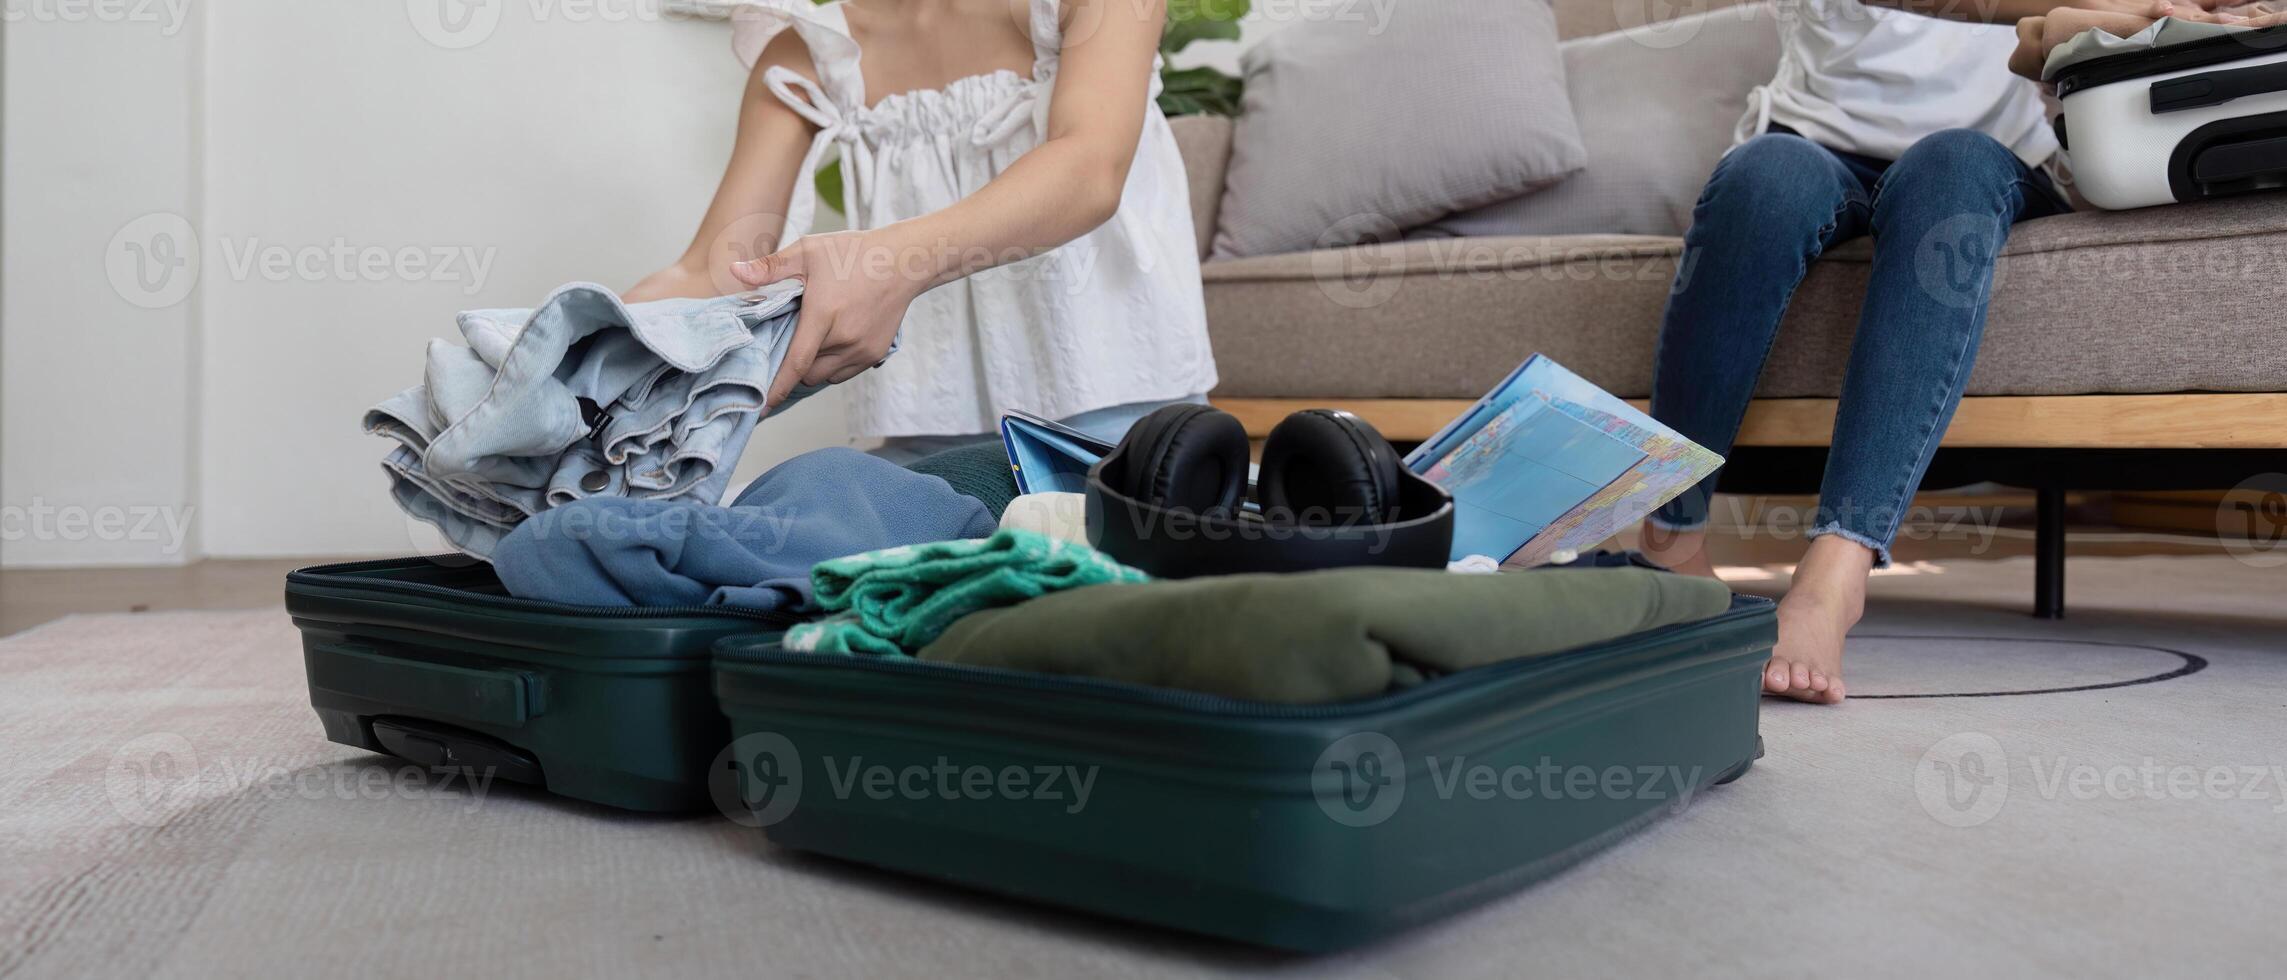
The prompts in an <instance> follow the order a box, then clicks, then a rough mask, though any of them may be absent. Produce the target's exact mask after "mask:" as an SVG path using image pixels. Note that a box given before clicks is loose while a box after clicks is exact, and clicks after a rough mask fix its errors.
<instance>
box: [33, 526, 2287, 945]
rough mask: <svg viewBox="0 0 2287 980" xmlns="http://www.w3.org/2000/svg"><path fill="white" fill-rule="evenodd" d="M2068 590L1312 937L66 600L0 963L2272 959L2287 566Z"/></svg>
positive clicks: (2022, 566) (1948, 569)
mask: <svg viewBox="0 0 2287 980" xmlns="http://www.w3.org/2000/svg"><path fill="white" fill-rule="evenodd" d="M2072 573H2073V581H2072V601H2073V611H2072V615H2071V618H2069V619H2067V620H2065V621H2063V622H2061V623H2043V622H2038V621H2035V620H2032V619H2030V618H2028V617H2026V616H2024V615H2023V614H2022V612H2021V611H2020V607H2021V606H2022V605H2023V603H2024V601H2025V599H2026V597H2027V596H2028V594H2029V588H2030V580H2031V569H2030V566H2029V565H2028V564H2027V563H2025V562H2022V561H2016V562H2011V561H2001V562H1986V563H1959V564H1944V565H1928V566H1911V567H1907V568H1902V569H1899V570H1897V571H1896V572H1894V573H1892V574H1886V575H1884V576H1882V577H1881V578H1880V579H1879V580H1878V581H1877V584H1876V593H1877V596H1878V601H1877V603H1876V606H1875V608H1874V610H1873V613H1872V615H1871V616H1870V617H1869V619H1868V621H1867V622H1866V624H1865V625H1864V626H1863V627H1862V628H1861V629H1860V630H1859V632H1858V634H1856V635H1855V636H1854V638H1853V640H1852V643H1851V649H1850V654H1849V656H1850V660H1849V668H1848V669H1849V677H1850V682H1851V691H1852V693H1853V694H1854V695H1858V697H1856V698H1854V699H1853V700H1852V701H1851V702H1850V703H1848V704H1846V705H1843V706H1841V707H1840V708H1818V707H1811V706H1804V705H1795V704H1784V703H1774V702H1766V704H1765V710H1764V716H1763V731H1764V735H1765V738H1766V740H1767V742H1768V744H1769V752H1770V754H1769V756H1768V757H1767V758H1765V759H1764V760H1763V761H1762V762H1761V763H1759V764H1758V765H1757V766H1756V767H1755V769H1754V770H1753V771H1752V772H1750V773H1749V774H1748V775H1747V776H1746V777H1745V778H1743V779H1741V780H1740V781H1738V782H1737V783H1734V784H1732V785H1730V786H1726V787H1723V788H1722V789H1720V790H1716V791H1711V792H1709V793H1707V794H1705V795H1703V796H1701V797H1700V799H1699V800H1698V802H1697V803H1695V805H1694V806H1693V807H1692V808H1691V809H1690V810H1689V811H1688V812H1686V813H1684V814H1683V815H1681V816H1679V817H1677V818H1675V819H1672V820H1669V821H1667V822H1665V823H1663V824H1660V825H1657V826H1655V827H1653V828H1652V829H1651V830H1649V831H1647V832H1646V833H1644V834H1642V835H1640V836H1638V837H1636V838H1634V839H1631V840H1629V841H1626V842H1624V843H1622V844H1621V845H1619V846H1618V847H1616V848H1614V849H1612V850H1610V851H1608V852H1605V853H1604V854H1602V855H1600V856H1597V857H1595V858H1593V859H1591V860H1589V861H1588V862H1586V863H1584V864H1582V865H1580V866H1578V867H1576V868H1574V869H1572V870H1570V871H1568V872H1566V873H1564V874H1563V875H1561V876H1559V877H1557V878H1555V879H1552V880H1550V881H1548V882H1545V883H1543V884H1541V885H1539V886H1537V887H1535V888H1532V889H1530V890H1528V891H1526V892H1523V893H1521V894H1518V895H1515V896H1512V897H1509V898H1505V899H1502V900H1499V901H1496V902H1493V903H1492V904H1490V905H1488V906H1485V907H1483V908H1480V909H1478V910H1475V911H1472V912H1469V913H1466V914H1463V915H1461V916H1458V917H1456V918H1454V919H1452V920H1449V921H1447V922H1444V923H1440V924H1437V925H1433V926H1430V927H1427V928H1424V929H1420V930H1416V931H1414V932H1411V933H1408V934H1405V935H1403V936H1400V937H1398V938H1396V939H1393V940H1390V941H1387V942H1384V943H1381V944H1379V945H1376V946H1373V947H1370V948H1367V949H1363V950H1358V951H1354V952H1350V953H1346V954H1342V955H1338V956H1333V957H1324V958H1316V959H1305V958H1297V957H1291V956H1283V955H1276V954H1269V953H1264V952H1260V951H1254V950H1249V949H1244V948H1240V947H1236V946H1232V945H1228V944H1223V943H1217V942H1209V941H1202V940H1194V939H1189V938H1186V937H1183V936H1179V935H1175V934H1171V933H1167V932H1161V931H1156V930H1150V929H1143V928H1137V927H1130V926H1124V925H1120V924H1117V923H1110V922H1105V921H1102V920H1098V919H1094V918H1090V917H1085V916H1080V915H1073V914H1065V913H1059V912H1054V911H1049V910H1044V909H1039V908H1034V907H1030V906H1026V905H1022V904H1018V903H1014V902H1007V901H1001V900H997V899H992V898H987V897H983V896H979V895H977V894H974V893H970V892H965V891H961V890H958V889H953V888H947V887H938V886H934V885H929V884H925V883H918V882H911V881H906V880H903V879H900V878H897V877H894V876H891V875H887V874H882V873H878V872H869V871H864V870H860V869H856V868H852V867H849V866H846V865H842V864H839V863H836V862H831V861H825V860H820V859H813V858H805V857H802V856H800V855H795V854H790V853H785V852H779V851H775V850H773V849H771V848H769V847H768V846H767V845H766V844H764V843H763V842H762V841H761V840H760V838H759V834H757V833H756V832H754V831H751V830H747V829H744V828H741V827H738V826H734V825H732V824H730V823H728V822H727V821H724V820H721V819H719V818H689V819H660V818H644V817H632V816H628V815H625V814H620V813H615V812H611V811H607V810H603V809H599V808H594V807H587V806H582V805H576V804H569V803H565V802H563V801H560V800H555V799H552V798H548V797H545V796H541V795H536V794H533V793H529V792H526V791H522V790H520V789H517V788H513V787H507V786H502V785H495V786H490V787H484V788H483V792H481V793H480V792H478V791H477V789H478V788H477V787H475V786H472V785H467V784H463V783H460V782H454V781H448V780H446V779H444V778H443V777H437V776H431V775H429V774H427V773H424V772H420V771H417V770H411V769H401V768H398V767H396V766H393V765H391V764H389V763H388V762H387V761H386V760H382V759H379V758H376V757H374V756H372V755H369V754H366V753H363V752H359V751H356V750H353V749H349V748H346V747H342V746H337V745H332V744H330V743H328V742H326V741H325V740H324V739H323V737H322V736H321V735H320V734H319V730H318V726H317V721H316V719H315V717H314V716H312V715H311V713H310V711H309V708H308V705H307V703H306V701H305V700H304V692H303V688H302V676H301V665H300V655H299V647H298V644H297V641H296V638H295V634H294V631H293V629H292V627H291V626H290V625H289V624H288V622H287V620H286V617H285V615H284V614H283V612H282V611H280V610H277V609H270V610H259V611H252V612H241V613H171V614H147V615H138V616H95V617H82V618H73V619H67V620H63V621H60V622H57V623H54V624H51V625H48V626H46V627H43V628H40V629H37V630H34V631H31V632H29V633H26V634H22V635H19V636H16V637H12V638H9V639H7V640H5V641H0V976H41V977H45V976H82V975H98V976H124V975H147V974H159V975H167V976H246V975H265V974H269V973H273V972H281V971H289V970H290V971H293V972H295V973H298V974H310V975H325V974H332V973H349V974H364V973H377V974H385V975H414V974H422V975H433V974H436V973H440V972H443V973H450V974H454V975H460V974H472V973H481V974H482V975H487V976H494V977H510V976H532V977H546V978H549V980H560V978H563V977H568V976H585V975H596V974H608V975H617V974H627V973H639V972H640V973H659V972H667V971H669V970H672V971H674V972H676V973H678V974H694V975H715V974H720V975H742V976H851V977H899V976H914V977H921V976H987V975H990V976H1043V977H1064V976H1096V975H1107V976H1133V977H1143V976H1172V975H1198V974H1237V973H1262V972H1270V973H1292V974H1295V975H1298V976H1314V977H1315V976H1327V975H1332V976H1438V977H1442V976H1463V977H1507V976H1517V975H1525V974H1530V975H1533V976H1544V977H1564V976H1599V977H1610V976H1637V975H1655V974H1657V975H1681V974H1690V975H1720V976H1733V975H1737V976H1745V975H1754V976H1770V975H1810V974H1814V973H1817V974H1830V973H1831V974H1839V975H1847V976H1864V975H1955V974H1968V975H1974V976H2024V975H2072V976H2087V975H2118V976H2127V975H2134V974H2155V973H2156V974H2163V975H2195V976H2196V975H2218V974H2250V973H2257V972H2262V973H2275V972H2276V971H2277V969H2278V965H2277V964H2278V962H2279V959H2278V955H2277V944H2276V940H2275V938H2274V937H2275V936H2276V935H2277V923H2278V921H2279V910H2280V908H2282V907H2283V906H2287V786H2282V785H2281V780H2282V777H2283V776H2287V649H2283V647H2287V639H2283V637H2287V602H2283V601H2282V597H2283V596H2287V571H2282V570H2265V569H2257V568H2251V567H2249V566H2247V565H2243V564H2240V563H2238V562H2235V561H2232V560H2231V559H2228V558H2213V559H2209V558H2189V559H2153V558H2147V559H2089V560H2076V561H2075V563H2074V564H2073V567H2072ZM1781 583H1782V580H1781V579H1780V578H1778V577H1777V576H1776V575H1773V576H1771V577H1769V578H1768V579H1767V580H1766V581H1763V582H1760V583H1750V586H1751V587H1765V588H1775V587H1777V586H1778V585H1780V584H1781ZM1106 887H1118V886H1117V883H1107V884H1106Z"/></svg>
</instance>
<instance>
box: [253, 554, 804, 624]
mask: <svg viewBox="0 0 2287 980" xmlns="http://www.w3.org/2000/svg"><path fill="white" fill-rule="evenodd" d="M402 567H404V560H403V559H396V558H384V559H379V560H376V561H361V562H347V563H343V564H339V565H321V566H319V567H316V568H307V569H302V570H299V571H294V572H288V573H286V585H287V586H288V587H289V588H290V587H292V586H295V585H306V586H319V587H325V588H353V589H356V590H358V591H361V592H364V591H374V592H401V593H407V594H412V595H426V596H435V597H437V598H442V599H451V600H453V601H455V602H461V603H468V604H471V605H478V606H486V607H490V608H496V609H517V610H523V611H527V612H544V613H554V614H557V615H573V616H593V617H599V618H605V619H655V618H674V617H679V616H681V617H688V616H714V617H722V618H728V619H745V620H751V621H753V622H758V623H768V624H771V625H775V626H792V625H794V624H796V623H799V622H802V621H803V620H805V619H807V618H808V617H805V616H800V615H797V614H794V613H788V612H781V611H779V610H775V609H750V608H746V607H743V606H581V605H574V604H571V603H567V602H549V601H547V600H544V599H519V598H517V597H515V596H504V595H492V594H490V593H485V592H471V591H469V590H467V589H455V588H451V587H448V586H443V585H431V584H428V583H426V582H399V581H395V580H391V579H357V580H353V581H343V577H344V576H346V575H348V574H350V573H353V572H359V571H371V570H374V569H379V568H402Z"/></svg>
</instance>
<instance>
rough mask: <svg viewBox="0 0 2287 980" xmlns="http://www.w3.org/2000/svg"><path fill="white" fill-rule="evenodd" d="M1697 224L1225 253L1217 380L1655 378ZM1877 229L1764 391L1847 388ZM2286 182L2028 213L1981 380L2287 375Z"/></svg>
mask: <svg viewBox="0 0 2287 980" xmlns="http://www.w3.org/2000/svg"><path fill="white" fill-rule="evenodd" d="M1681 247H1682V246H1681V243H1680V242H1679V241H1677V240H1676V239H1672V238H1646V237H1629V236H1562V237H1553V238H1480V239H1466V238H1463V239H1434V240H1423V241H1407V242H1398V243H1392V244H1385V245H1368V246H1356V247H1353V248H1346V249H1339V250H1329V251H1321V252H1315V253H1310V254H1305V255H1287V256H1273V257H1267V258H1258V259H1243V260H1237V261H1229V262H1212V263H1209V264H1208V265H1207V266H1206V268H1205V270H1204V275H1205V278H1206V284H1207V320H1208V332H1209V336H1210V338H1211V339H1212V340H1213V342H1214V347H1215V361H1216V365H1217V367H1218V369H1219V370H1220V372H1221V374H1222V378H1223V382H1222V385H1221V386H1220V387H1218V388H1217V389H1216V391H1215V394H1216V395H1217V396H1220V397H1263V398H1276V397H1295V398H1300V397H1324V398H1336V397H1346V398H1475V397H1477V396H1478V395H1481V394H1483V393H1484V392H1485V391H1486V390H1487V389H1489V388H1491V387H1492V386H1493V385H1494V384H1495V383H1497V382H1499V381H1500V380H1501V378H1502V377H1503V376H1505V375H1506V374H1507V373H1508V371H1509V370H1510V369H1512V368H1514V367H1515V366H1516V365H1517V363H1518V362H1520V361H1522V360H1524V359H1525V358H1526V357H1527V356H1528V355H1531V354H1533V353H1536V352H1537V353H1542V354H1547V355H1548V356H1550V357H1553V358H1555V359H1556V360H1557V361H1559V362H1561V363H1563V364H1564V365H1566V366H1567V367H1570V368H1572V369H1573V370H1575V371H1577V372H1579V373H1580V374H1581V375H1582V376H1584V377H1586V378H1588V379H1589V380H1590V381H1593V382H1595V383H1597V384H1599V385H1602V386H1603V387H1605V388H1606V389H1607V390H1610V391H1611V392H1612V393H1614V394H1617V395H1621V396H1624V397H1631V398H1635V397H1643V396H1645V395H1648V394H1650V393H1651V381H1652V357H1653V350H1654V347H1655V344H1656V342H1657V338H1658V333H1659V323H1660V314H1661V311H1662V309H1663V307H1664V306H1665V304H1666V301H1667V291H1668V286H1669V282H1670V281H1671V280H1672V279H1673V277H1674V274H1675V266H1676V259H1677V255H1678V253H1679V252H1680V251H1681ZM1871 255H1872V250H1871V248H1870V247H1869V246H1868V244H1867V243H1866V242H1865V241H1863V240H1862V241H1859V242H1855V243H1852V244H1851V245H1849V246H1845V247H1843V248H1841V249H1837V250H1836V252H1835V253H1834V254H1833V255H1830V256H1829V257H1828V258H1826V259H1824V260H1822V261H1820V262H1818V263H1817V264H1816V265H1814V266H1813V267H1812V269H1811V272H1810V275H1809V276H1808V277H1807V278H1806V279H1805V281H1804V283H1803V285H1802V288H1801V289H1799V290H1798V291H1797V292H1796V294H1795V301H1794V304H1793V305H1792V307H1791V308H1790V309H1789V310H1788V314H1787V318H1786V321H1785V323H1784V324H1783V325H1782V327H1781V329H1780V333H1779V338H1778V341H1777V343H1776V345H1775V347H1774V348H1773V351H1772V355H1771V359H1770V362H1769V364H1768V365H1767V366H1766V368H1765V370H1764V374H1763V382H1762V386H1761V388H1760V390H1759V392H1758V394H1759V395H1760V396H1762V397H1766V398H1791V397H1834V396H1835V395H1836V394H1837V393H1838V392H1839V391H1840V389H1841V383H1842V375H1843V366H1844V363H1845V360H1846V358H1847V356H1848V352H1849V348H1850V338H1851V335H1852V334H1853V333H1854V332H1855V331H1856V328H1857V318H1858V307H1859V298H1860V296H1861V295H1862V294H1863V293H1864V290H1865V288H1866V277H1867V271H1868V264H1867V261H1868V258H1869V257H1870V256H1871ZM2281 282H2287V194H2264V195H2257V196H2251V197H2243V198H2236V199H2230V200H2222V201H2209V202H2203V203H2198V204H2185V205H2175V206H2171V207H2161V208H2149V209H2146V210H2142V211H2126V212H2111V213H2107V212H2082V213H2076V214H2068V215H2060V216H2057V217H2052V218H2042V219H2040V220H2037V221H2031V222H2027V223H2025V224H2023V225H2020V226H2019V227H2018V228H2017V229H2016V232H2015V233H2014V234H2013V235H2011V236H2010V240H2009V244H2008V246H2007V247H2006V248H2004V249H2003V251H2002V257H2001V260H2000V263H1999V266H1998V267H1997V269H1996V273H1995V285H1994V292H1993V298H1992V303H1991V308H1990V314H1989V316H1988V319H1987V325H1986V333H1985V343H1984V347H1983V348H1982V350H1981V351H1980V353H1979V356H1978V362H1977V367H1976V369H1975V370H1974V371H1973V372H1972V373H1971V376H1970V382H1969V393H1970V394H1972V395H2066V394H2094V393H2122V394H2131V393H2143V392H2168V391H2202V390H2205V391H2283V390H2287V317H2283V316H2281V314H2280V310H2279V299H2278V298H2279V295H2280V286H2279V284H2280V283H2281Z"/></svg>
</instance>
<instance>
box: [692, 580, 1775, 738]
mask: <svg viewBox="0 0 2287 980" xmlns="http://www.w3.org/2000/svg"><path fill="white" fill-rule="evenodd" d="M1742 600H1743V601H1741V602H1740V603H1738V604H1736V605H1734V606H1732V607H1731V608H1730V609H1728V610H1726V611H1724V612H1721V613H1718V614H1716V615H1714V616H1712V617H1709V618H1707V619H1702V620H1699V621H1697V622H1691V623H1679V624H1676V625H1674V626H1665V627H1661V628H1660V629H1656V630H1652V631H1650V632H1645V633H1638V634H1636V635H1634V636H1630V637H1625V638H1623V639H1622V640H1620V641H1618V643H1608V644H1603V645H1601V646H1599V647H1597V648H1596V649H1595V651H1594V652H1595V653H1597V654H1599V655H1611V654H1614V653H1620V652H1625V651H1627V650H1629V649H1633V648H1635V647H1638V646H1642V645H1643V644H1644V643H1645V642H1646V641H1658V640H1663V639H1666V638H1667V637H1669V636H1671V635H1673V634H1675V633H1677V632H1680V631H1683V630H1695V629H1704V628H1707V627H1710V626H1715V625H1719V624H1726V623H1732V622H1737V621H1739V620H1743V619H1749V618H1754V617H1760V616H1768V615H1770V607H1771V602H1770V600H1768V599H1758V598H1752V597H1742ZM1584 649H1585V648H1584ZM1574 652H1579V651H1574ZM1567 656H1568V653H1567V652H1558V653H1553V654H1546V655H1543V656H1538V657H1525V658H1522V659H1517V660H1508V661H1503V662H1501V663H1496V664H1487V665H1485V666H1483V667H1477V668H1473V669H1470V670H1465V671H1459V672H1456V673H1452V674H1446V675H1444V676H1441V677H1435V678H1431V679H1429V680H1427V681H1424V682H1422V683H1420V684H1416V685H1414V686H1412V687H1409V688H1405V689H1403V690H1400V691H1395V692H1391V693H1387V694H1383V695H1380V696H1378V697H1372V698H1366V699H1363V700H1359V701H1343V702H1338V703H1335V704H1278V703H1273V702H1264V701H1245V700H1240V699H1238V698H1227V697H1222V696H1220V695H1214V694H1201V693H1199V692H1197V691H1178V690H1172V689H1168V688H1158V687H1145V686H1142V685H1138V684H1127V683H1122V682H1119V681H1107V680H1099V679H1096V678H1091V677H1070V676H1062V675H1057V674H1035V673H1026V672H1023V671H1015V670H1003V669H1000V668H997V667H976V666H970V665H967V664H940V663H929V662H926V661H921V660H914V659H911V658H909V657H897V658H892V657H879V656H864V655H848V656H844V655H838V654H819V653H796V652H792V651H789V650H786V649H784V648H783V647H780V646H777V645H776V644H775V643H774V644H772V645H771V646H768V647H765V648H763V649H760V650H754V651H751V652H749V651H739V652H736V653H732V654H729V655H727V656H726V655H723V654H717V656H716V661H717V664H718V666H720V664H721V663H722V662H723V661H724V660H730V661H732V662H738V661H745V662H750V663H764V664H778V665H782V666H794V667H821V668H826V669H839V670H857V671H873V672H876V673H889V674H907V675H916V676H918V675H928V674H935V675H938V676H940V677H943V676H946V675H948V674H950V675H951V676H953V677H957V678H959V679H960V680H961V681H963V682H967V683H979V684H986V685H990V686H994V687H1002V688H1008V689H1013V690H1027V691H1042V692H1055V693H1067V694H1088V695H1093V696H1097V697H1102V698H1107V699H1110V700H1116V701H1127V702H1131V703H1136V704H1147V705H1156V706H1160V707H1167V708H1176V709H1180V710H1185V711H1201V712H1210V713H1215V714H1224V715H1234V716H1240V717H1248V718H1333V717H1341V716H1344V715H1351V714H1365V713H1368V712H1376V711H1386V710H1390V709H1392V708H1397V707H1402V706H1404V705H1408V704H1411V703H1413V702H1415V701H1419V700H1423V699H1426V698H1431V697H1436V696H1437V695H1439V694H1441V693H1444V692H1445V690H1446V689H1448V688H1450V687H1452V686H1454V685H1453V684H1452V683H1449V682H1451V681H1453V680H1454V679H1455V678H1462V679H1463V680H1462V683H1477V682H1490V681H1494V680H1498V679H1500V678H1503V677H1507V676H1509V675H1511V674H1518V673H1524V672H1527V671H1532V670H1536V669H1541V668H1545V667H1547V666H1548V665H1550V664H1551V663H1553V662H1555V661H1557V660H1558V659H1559V658H1564V657H1567Z"/></svg>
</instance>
